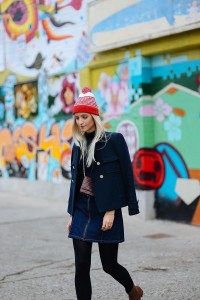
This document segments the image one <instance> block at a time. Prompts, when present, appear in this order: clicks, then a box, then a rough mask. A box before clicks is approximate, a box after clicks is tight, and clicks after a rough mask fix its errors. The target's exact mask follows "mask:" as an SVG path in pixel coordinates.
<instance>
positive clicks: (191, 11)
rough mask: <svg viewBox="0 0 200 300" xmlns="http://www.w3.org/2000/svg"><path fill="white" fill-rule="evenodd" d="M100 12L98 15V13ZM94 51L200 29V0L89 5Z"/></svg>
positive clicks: (138, 0) (110, 1)
mask: <svg viewBox="0 0 200 300" xmlns="http://www.w3.org/2000/svg"><path fill="white" fill-rule="evenodd" d="M97 11H98V14H96V13H95V12H97ZM88 17H89V37H90V47H91V49H92V51H105V50H108V49H113V48H116V47H121V46H125V45H130V44H133V43H138V42H141V41H144V40H149V39H153V38H157V37H161V36H166V35H170V34H174V33H177V32H182V31H187V30H190V29H192V28H199V25H200V1H199V0H173V1H172V0H165V1H160V0H126V1H122V0H121V1H120V0H118V1H117V5H116V1H115V0H107V1H104V0H100V1H93V2H91V3H90V4H89V10H88Z"/></svg>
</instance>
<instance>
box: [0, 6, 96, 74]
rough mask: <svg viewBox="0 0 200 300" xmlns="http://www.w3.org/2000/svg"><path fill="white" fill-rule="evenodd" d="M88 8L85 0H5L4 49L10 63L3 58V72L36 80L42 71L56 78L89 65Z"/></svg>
mask: <svg viewBox="0 0 200 300" xmlns="http://www.w3.org/2000/svg"><path fill="white" fill-rule="evenodd" d="M86 6H87V1H83V0H76V1H63V0H61V1H57V0H50V1H46V0H41V1H35V0H23V1H14V0H1V1H0V41H1V40H3V41H4V42H3V43H0V44H1V46H0V47H1V48H2V47H3V48H2V50H4V55H5V58H4V59H5V60H6V64H5V63H3V61H2V57H1V55H0V57H1V58H0V70H5V69H8V70H9V71H11V72H14V73H15V74H17V75H20V76H22V75H23V76H27V77H36V76H38V75H39V74H40V71H41V70H45V71H46V73H48V75H52V74H58V73H65V72H67V71H71V70H75V69H77V68H82V67H83V66H84V65H86V64H88V63H89V61H90V58H91V57H90V54H89V52H88V49H86V47H85V45H86V43H87V30H86V28H87V23H86ZM80 48H81V49H82V51H81V54H80ZM0 52H1V51H0ZM1 53H2V52H1Z"/></svg>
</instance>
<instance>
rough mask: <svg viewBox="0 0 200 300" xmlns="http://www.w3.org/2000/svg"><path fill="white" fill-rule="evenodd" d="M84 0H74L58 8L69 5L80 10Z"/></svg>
mask: <svg viewBox="0 0 200 300" xmlns="http://www.w3.org/2000/svg"><path fill="white" fill-rule="evenodd" d="M82 2H83V0H72V1H71V2H70V3H68V4H66V5H63V6H58V10H61V9H63V8H65V7H67V6H72V7H73V8H74V9H76V10H79V9H80V8H81V5H82Z"/></svg>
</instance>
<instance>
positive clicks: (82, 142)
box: [72, 114, 106, 167]
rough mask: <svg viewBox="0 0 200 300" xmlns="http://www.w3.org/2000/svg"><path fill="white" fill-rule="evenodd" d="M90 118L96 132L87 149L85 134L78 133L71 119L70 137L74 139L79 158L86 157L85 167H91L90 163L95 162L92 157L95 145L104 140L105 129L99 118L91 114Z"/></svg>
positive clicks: (76, 126)
mask: <svg viewBox="0 0 200 300" xmlns="http://www.w3.org/2000/svg"><path fill="white" fill-rule="evenodd" d="M91 116H92V117H93V120H94V123H95V127H96V130H95V135H94V138H93V140H92V142H91V144H90V145H89V147H87V140H86V138H85V134H84V133H82V132H81V131H80V129H79V127H78V125H77V123H76V120H75V118H74V119H73V125H72V135H73V138H74V143H75V144H76V145H77V146H79V147H80V149H81V157H87V158H86V166H87V167H89V166H91V164H92V162H93V161H95V157H94V150H95V144H96V143H97V142H98V141H99V140H100V139H102V138H103V137H105V139H106V135H105V129H104V126H103V123H102V122H101V119H100V117H99V116H97V115H93V114H91Z"/></svg>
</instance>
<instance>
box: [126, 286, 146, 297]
mask: <svg viewBox="0 0 200 300" xmlns="http://www.w3.org/2000/svg"><path fill="white" fill-rule="evenodd" d="M142 296H143V290H142V289H141V287H139V286H137V285H134V286H133V288H132V290H131V291H130V293H129V300H140V299H141V298H142Z"/></svg>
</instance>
